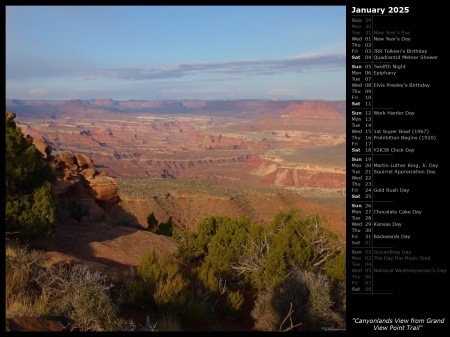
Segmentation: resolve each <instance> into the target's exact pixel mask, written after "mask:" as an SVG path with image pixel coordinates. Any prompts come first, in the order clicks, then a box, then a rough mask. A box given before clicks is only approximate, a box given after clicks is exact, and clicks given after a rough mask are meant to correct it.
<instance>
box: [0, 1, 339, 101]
mask: <svg viewBox="0 0 450 337" xmlns="http://www.w3.org/2000/svg"><path fill="white" fill-rule="evenodd" d="M5 15H6V26H5V27H6V31H5V33H6V34H5V44H6V45H5V56H6V64H5V73H6V83H5V84H6V98H7V99H40V100H41V99H42V100H44V99H46V100H68V99H82V100H88V99H92V98H111V99H113V100H118V101H125V100H179V99H202V100H213V99H223V100H231V99H280V100H284V99H323V100H341V99H342V100H343V99H345V50H346V45H345V42H346V41H345V21H346V20H345V7H344V6H6V10H5Z"/></svg>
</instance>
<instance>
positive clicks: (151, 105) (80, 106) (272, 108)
mask: <svg viewBox="0 0 450 337" xmlns="http://www.w3.org/2000/svg"><path fill="white" fill-rule="evenodd" d="M306 102H309V104H311V103H313V104H314V103H315V102H317V103H318V104H319V103H320V105H321V106H322V107H323V105H328V106H329V108H328V109H327V110H334V111H336V112H337V113H338V114H340V115H342V116H345V113H346V108H345V107H346V105H345V100H337V101H323V100H317V101H315V100H270V99H240V100H157V101H144V100H142V101H141V100H128V101H115V100H112V99H110V98H93V99H89V100H80V99H72V100H22V99H6V111H9V110H12V111H14V112H16V113H18V114H20V115H22V116H23V115H24V114H27V115H28V114H32V115H33V114H39V113H43V112H45V113H49V114H50V116H51V115H52V114H56V113H64V112H68V111H71V112H74V111H81V110H92V109H94V110H102V111H108V112H122V113H124V112H125V113H126V112H133V113H161V114H202V115H216V114H221V115H223V114H226V115H230V116H241V115H242V116H245V117H250V116H252V115H253V114H258V115H261V114H269V113H289V112H290V111H293V110H296V109H298V107H300V106H302V105H303V104H304V103H306Z"/></svg>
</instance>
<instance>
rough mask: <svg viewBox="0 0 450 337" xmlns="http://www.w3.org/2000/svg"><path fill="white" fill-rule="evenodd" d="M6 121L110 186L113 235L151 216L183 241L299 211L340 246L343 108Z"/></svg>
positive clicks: (84, 109)
mask: <svg viewBox="0 0 450 337" xmlns="http://www.w3.org/2000/svg"><path fill="white" fill-rule="evenodd" d="M6 111H11V112H14V113H15V114H16V123H17V126H19V127H20V128H21V130H22V133H23V134H24V135H29V136H30V137H32V138H33V139H35V140H36V141H40V142H42V144H44V146H45V145H48V146H51V148H52V153H53V154H54V155H58V154H61V153H65V152H68V153H72V154H79V155H84V156H86V157H88V158H91V160H92V162H93V165H94V169H95V170H98V171H99V172H100V171H101V172H103V174H102V175H98V178H97V179H100V177H102V178H101V179H104V180H106V179H107V178H106V177H108V179H114V180H115V181H116V182H117V185H118V189H119V191H118V194H119V196H120V201H119V205H120V208H121V210H122V212H121V214H122V215H123V214H124V213H128V215H129V216H128V217H122V218H121V217H120V216H119V215H118V212H117V208H113V207H109V206H108V207H109V208H108V207H106V208H107V209H108V211H109V213H108V216H109V217H110V218H111V219H114V220H116V221H118V222H119V224H121V225H123V222H124V221H132V222H134V225H136V226H142V227H146V219H147V216H148V215H149V214H150V213H151V212H154V214H155V216H156V218H157V219H158V220H159V221H167V219H168V218H169V217H172V219H173V220H174V223H175V225H176V226H181V227H186V228H189V229H191V230H192V231H195V230H196V224H197V223H198V222H199V221H201V220H202V219H203V218H204V217H206V216H209V215H228V216H230V217H231V218H236V217H239V216H241V215H244V216H249V217H250V218H251V219H252V220H253V221H254V222H257V223H261V224H262V225H267V224H269V223H270V221H271V220H272V219H273V217H274V215H275V214H276V213H277V212H278V211H287V210H289V209H291V208H300V209H302V210H303V211H304V212H305V214H311V213H318V214H319V215H321V216H323V217H324V219H325V220H326V221H325V225H326V226H329V227H330V228H331V229H332V230H333V231H335V232H336V233H339V234H340V235H341V236H342V237H343V238H344V241H345V194H346V191H345V186H346V182H345V172H346V169H345V163H346V159H345V142H346V133H345V116H346V111H345V101H300V100H298V101H278V100H230V101H227V100H215V101H205V100H173V101H114V100H111V99H108V98H96V99H91V100H79V99H75V100H68V101H46V100H42V101H39V100H34V101H32V100H17V99H7V100H6ZM100 203H101V201H100ZM102 206H103V207H104V205H102ZM104 208H105V207H104ZM130 219H132V220H130Z"/></svg>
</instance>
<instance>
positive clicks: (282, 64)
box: [83, 54, 345, 80]
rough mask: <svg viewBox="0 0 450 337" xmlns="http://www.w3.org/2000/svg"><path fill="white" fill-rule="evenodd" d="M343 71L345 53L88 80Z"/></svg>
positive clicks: (135, 71)
mask: <svg viewBox="0 0 450 337" xmlns="http://www.w3.org/2000/svg"><path fill="white" fill-rule="evenodd" d="M343 69H345V55H344V54H315V55H303V56H297V57H291V58H286V59H273V60H244V61H228V62H209V63H181V62H180V63H176V64H175V65H173V66H165V67H115V68H104V69H96V70H91V71H90V74H89V76H88V77H84V78H83V79H86V80H88V79H94V78H97V79H98V78H115V79H122V80H155V79H169V78H181V77H186V76H192V75H200V76H209V75H218V74H219V75H225V76H230V75H233V76H236V75H239V76H240V77H245V76H258V75H276V74H282V73H287V72H294V73H301V72H305V71H308V72H322V71H334V70H343Z"/></svg>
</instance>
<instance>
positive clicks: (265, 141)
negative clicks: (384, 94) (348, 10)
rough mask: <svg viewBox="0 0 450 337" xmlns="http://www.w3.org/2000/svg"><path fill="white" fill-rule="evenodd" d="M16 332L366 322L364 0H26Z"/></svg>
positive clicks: (19, 26)
mask: <svg viewBox="0 0 450 337" xmlns="http://www.w3.org/2000/svg"><path fill="white" fill-rule="evenodd" d="M5 17H6V34H5V36H6V53H5V55H6V67H5V69H6V81H5V84H6V124H5V125H6V128H5V132H6V192H5V195H6V197H5V199H6V200H5V202H6V203H5V204H6V220H5V228H6V235H5V242H6V301H5V302H6V331H86V332H87V331H211V332H214V331H248V332H250V331H302V332H308V331H334V330H345V328H346V321H345V315H346V294H345V289H346V286H345V281H346V280H345V269H346V265H345V262H346V256H345V248H346V237H345V223H346V214H345V209H346V152H345V149H346V101H345V94H346V93H345V48H346V47H345V7H344V6H340V7H339V6H336V7H335V6H267V7H266V6H186V7H185V6H6V7H5Z"/></svg>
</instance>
